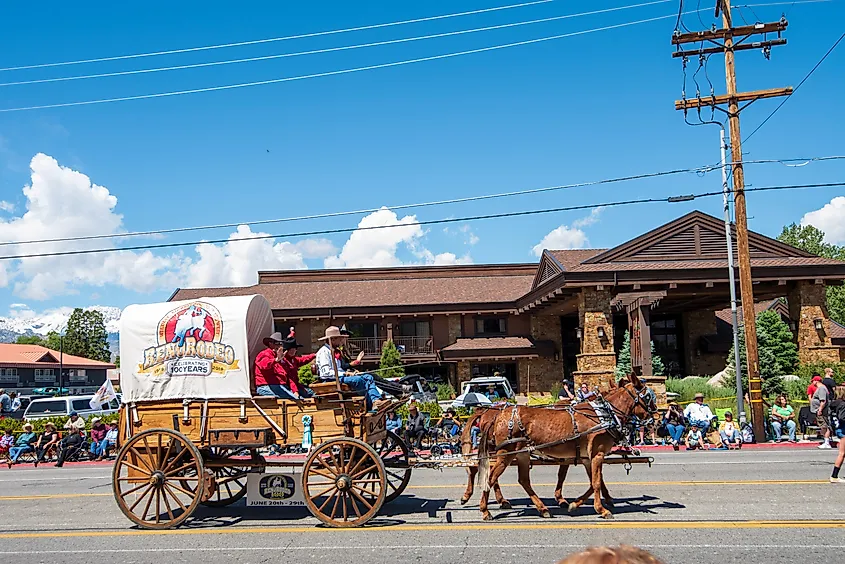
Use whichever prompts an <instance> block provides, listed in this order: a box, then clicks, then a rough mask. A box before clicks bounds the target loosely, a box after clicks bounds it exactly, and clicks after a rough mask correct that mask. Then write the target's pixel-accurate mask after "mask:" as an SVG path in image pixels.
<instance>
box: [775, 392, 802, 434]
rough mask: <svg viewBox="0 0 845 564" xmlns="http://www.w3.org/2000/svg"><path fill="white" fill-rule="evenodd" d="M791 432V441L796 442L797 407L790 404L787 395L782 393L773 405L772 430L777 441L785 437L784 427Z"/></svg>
mask: <svg viewBox="0 0 845 564" xmlns="http://www.w3.org/2000/svg"><path fill="white" fill-rule="evenodd" d="M784 427H785V428H786V430H787V432H788V433H789V442H791V443H795V442H797V441H796V440H795V429H796V423H795V409H794V408H793V407H792V406H791V405H789V403H788V402H787V400H786V396H785V395H783V394H781V395H779V396H778V398H777V400H775V405H773V406H772V430H773V431H774V432H775V442H778V441H780V440H781V437H783V429H784Z"/></svg>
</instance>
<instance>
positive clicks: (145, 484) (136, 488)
mask: <svg viewBox="0 0 845 564" xmlns="http://www.w3.org/2000/svg"><path fill="white" fill-rule="evenodd" d="M149 485H150V483H149V482H144V483H143V484H141V485H140V486H135V487H134V488H132V489H131V490H127V491H125V492H120V495H122V496H124V497H125V496H127V495H132V494H133V493H135V492H137V491H138V490H140V489H142V488H145V487H147V486H149Z"/></svg>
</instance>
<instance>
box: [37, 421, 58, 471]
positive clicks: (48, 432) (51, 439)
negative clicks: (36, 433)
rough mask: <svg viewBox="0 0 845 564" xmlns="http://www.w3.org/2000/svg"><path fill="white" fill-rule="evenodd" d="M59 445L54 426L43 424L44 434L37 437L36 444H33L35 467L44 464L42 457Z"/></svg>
mask: <svg viewBox="0 0 845 564" xmlns="http://www.w3.org/2000/svg"><path fill="white" fill-rule="evenodd" d="M58 444H59V433H58V431H56V426H55V425H54V424H53V423H51V422H49V421H48V422H47V423H45V424H44V432H43V433H41V436H40V437H38V442H37V443H35V466H36V467H37V466H38V465H39V464H40V463H42V462H44V457H45V456H46V455H47V453H48V452H49V451H50V449H51V448H53V447H57V446H58Z"/></svg>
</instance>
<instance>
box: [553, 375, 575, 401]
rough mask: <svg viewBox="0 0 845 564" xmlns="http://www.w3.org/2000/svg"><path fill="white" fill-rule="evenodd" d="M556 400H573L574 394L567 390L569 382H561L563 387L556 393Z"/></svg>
mask: <svg viewBox="0 0 845 564" xmlns="http://www.w3.org/2000/svg"><path fill="white" fill-rule="evenodd" d="M557 399H558V401H565V400H569V401H572V400H574V399H575V394H573V393H572V390H570V389H569V382H567V381H566V380H564V381H563V387H562V388H561V389H560V391H559V392H558V394H557Z"/></svg>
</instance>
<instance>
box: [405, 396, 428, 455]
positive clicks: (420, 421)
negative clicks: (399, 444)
mask: <svg viewBox="0 0 845 564" xmlns="http://www.w3.org/2000/svg"><path fill="white" fill-rule="evenodd" d="M424 435H425V415H423V414H422V413H420V411H419V410H418V409H417V404H416V403H412V404H411V405H409V406H408V424H407V425H406V426H405V442H406V443H408V446H409V447H411V448H422V438H423V436H424Z"/></svg>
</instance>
